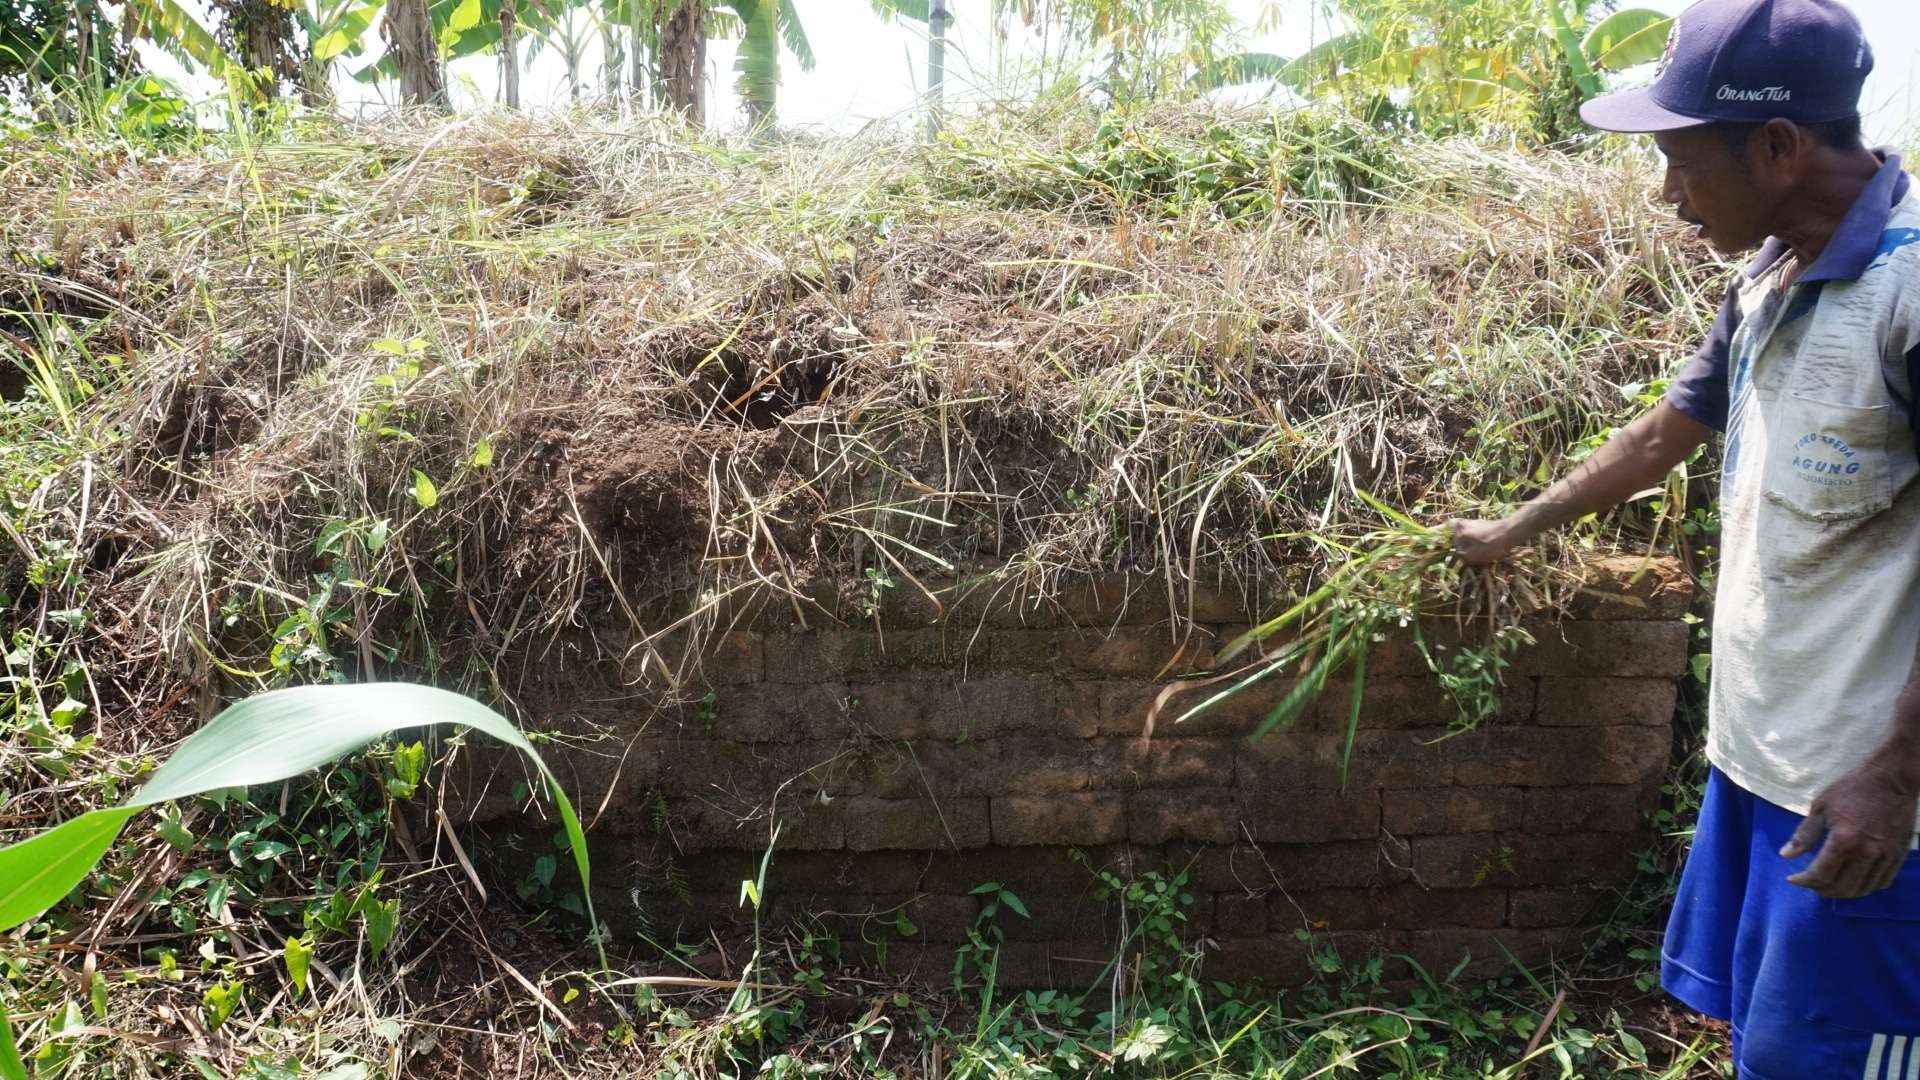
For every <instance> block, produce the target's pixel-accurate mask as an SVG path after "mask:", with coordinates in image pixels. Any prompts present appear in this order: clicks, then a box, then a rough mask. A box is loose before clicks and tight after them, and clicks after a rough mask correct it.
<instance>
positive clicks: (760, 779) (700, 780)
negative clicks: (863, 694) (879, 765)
mask: <svg viewBox="0 0 1920 1080" xmlns="http://www.w3.org/2000/svg"><path fill="white" fill-rule="evenodd" d="M844 758H845V755H844V754H843V753H842V752H841V748H840V746H839V744H836V743H826V742H802V743H745V742H733V741H730V740H726V739H649V740H642V741H640V742H636V743H635V744H634V746H633V749H632V750H630V751H628V753H627V762H628V764H629V766H635V767H637V768H633V769H630V770H629V772H630V775H629V776H628V782H629V783H644V784H645V785H646V786H647V787H650V788H651V789H652V790H655V791H659V792H662V793H663V794H666V795H668V796H676V795H705V794H710V793H713V792H724V793H727V794H730V795H736V796H741V797H746V798H762V797H770V796H771V795H772V794H773V792H774V790H775V789H776V788H779V787H780V786H781V785H783V784H784V785H787V786H788V787H789V788H791V789H793V790H803V791H806V792H807V793H809V794H811V793H813V792H816V791H826V792H827V793H829V794H832V795H839V794H842V793H843V792H847V791H849V790H851V785H850V784H849V783H848V781H847V779H846V777H845V775H844V774H845V769H844V767H843V762H844ZM642 775H644V776H646V777H649V779H648V780H645V781H642V780H641V779H640V777H641V776H642ZM569 790H572V789H569ZM642 790H645V788H642Z"/></svg>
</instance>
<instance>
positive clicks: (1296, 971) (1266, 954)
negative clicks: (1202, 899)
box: [1200, 931, 1389, 989]
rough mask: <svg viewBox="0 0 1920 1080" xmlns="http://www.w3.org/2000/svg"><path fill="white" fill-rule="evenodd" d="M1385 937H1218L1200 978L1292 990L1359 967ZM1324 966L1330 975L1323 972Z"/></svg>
mask: <svg viewBox="0 0 1920 1080" xmlns="http://www.w3.org/2000/svg"><path fill="white" fill-rule="evenodd" d="M1388 943H1389V939H1388V937H1387V935H1386V934H1384V933H1377V932H1373V931H1340V932H1333V931H1325V932H1319V933H1310V934H1309V935H1308V937H1307V939H1306V940H1304V941H1303V940H1301V939H1300V938H1298V937H1297V936H1295V935H1294V934H1293V933H1292V932H1290V931H1289V932H1286V933H1274V932H1269V933H1266V934H1263V935H1261V936H1259V937H1243V938H1230V937H1220V938H1215V939H1213V941H1212V944H1213V946H1214V949H1213V950H1210V951H1208V952H1207V953H1206V955H1205V959H1204V960H1202V962H1201V969H1200V975H1201V978H1202V979H1203V980H1208V981H1211V980H1215V979H1218V980H1221V981H1224V982H1229V983H1232V984H1234V985H1235V986H1245V987H1252V986H1259V987H1269V988H1273V989H1287V988H1291V987H1297V986H1300V985H1301V984H1303V983H1305V982H1307V981H1308V980H1310V979H1313V978H1315V977H1317V976H1325V975H1328V974H1333V973H1337V972H1338V971H1339V970H1340V969H1342V968H1344V967H1353V966H1358V965H1360V964H1362V963H1364V962H1365V961H1366V959H1367V957H1368V955H1369V954H1371V953H1373V952H1375V951H1377V950H1379V949H1381V948H1383V947H1385V946H1386V945H1387V944H1388ZM1323 962H1324V963H1325V964H1327V965H1328V966H1329V967H1330V968H1331V971H1329V970H1328V969H1327V968H1323V967H1321V966H1320V965H1321V964H1322V963H1323Z"/></svg>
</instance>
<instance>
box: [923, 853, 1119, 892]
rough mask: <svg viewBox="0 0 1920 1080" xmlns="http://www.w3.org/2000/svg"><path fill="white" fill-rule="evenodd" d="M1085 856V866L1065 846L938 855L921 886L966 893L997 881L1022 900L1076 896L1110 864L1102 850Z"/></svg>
mask: <svg viewBox="0 0 1920 1080" xmlns="http://www.w3.org/2000/svg"><path fill="white" fill-rule="evenodd" d="M1085 855H1086V858H1087V862H1086V863H1082V862H1080V861H1078V860H1076V859H1075V858H1074V857H1073V856H1072V855H1071V854H1070V853H1069V852H1068V850H1067V848H1066V847H1064V846H1062V847H1044V848H1026V847H1020V848H1015V847H991V848H986V849H983V850H980V851H969V852H967V853H966V856H965V857H964V858H962V857H959V856H955V855H952V854H947V853H943V854H935V855H933V856H931V857H929V859H928V862H927V872H926V876H925V879H924V881H923V882H922V884H921V887H922V888H924V889H926V890H927V891H928V892H935V893H955V894H962V893H968V892H971V891H972V890H973V889H974V888H976V887H977V886H980V885H983V884H985V883H986V882H989V881H997V882H999V883H1000V884H1002V885H1005V886H1006V887H1007V888H1009V889H1012V890H1013V891H1014V892H1015V893H1017V894H1019V895H1020V896H1022V897H1025V896H1027V895H1029V894H1032V895H1041V894H1056V893H1073V892H1074V891H1075V890H1079V889H1083V888H1085V887H1086V886H1087V885H1088V884H1090V883H1091V882H1092V881H1093V880H1094V877H1093V874H1094V870H1093V868H1095V867H1100V866H1104V865H1106V863H1107V858H1106V855H1105V854H1103V853H1102V852H1101V851H1090V852H1086V853H1085Z"/></svg>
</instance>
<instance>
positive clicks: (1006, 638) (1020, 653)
mask: <svg viewBox="0 0 1920 1080" xmlns="http://www.w3.org/2000/svg"><path fill="white" fill-rule="evenodd" d="M1074 633H1077V631H1071V630H1068V631H1062V630H1053V629H1033V628H1028V629H1013V628H1001V629H994V630H991V631H989V632H988V634H987V663H988V664H989V666H990V667H991V668H992V669H993V670H995V671H1001V672H1027V673H1031V674H1052V673H1054V672H1055V671H1057V670H1059V669H1061V666H1062V660H1061V641H1062V640H1063V639H1064V638H1065V637H1066V636H1069V635H1071V634H1074Z"/></svg>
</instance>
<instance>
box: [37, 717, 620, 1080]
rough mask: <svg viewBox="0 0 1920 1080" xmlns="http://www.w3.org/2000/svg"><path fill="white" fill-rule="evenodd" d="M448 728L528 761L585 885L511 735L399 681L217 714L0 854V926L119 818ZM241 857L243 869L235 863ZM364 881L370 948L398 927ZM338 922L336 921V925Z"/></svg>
mask: <svg viewBox="0 0 1920 1080" xmlns="http://www.w3.org/2000/svg"><path fill="white" fill-rule="evenodd" d="M441 723H451V724H458V725H461V726H464V727H472V728H477V729H478V730H480V731H483V732H485V733H487V734H488V735H491V736H493V737H494V738H496V739H499V740H500V741H502V742H505V743H507V744H509V745H511V746H513V747H515V748H516V749H518V750H520V751H521V752H522V753H524V754H526V755H527V756H528V757H529V758H531V759H532V760H533V762H534V764H535V765H536V766H537V767H538V768H539V769H540V771H541V773H542V774H543V775H544V776H545V777H546V780H547V784H548V788H549V790H550V791H551V793H552V795H553V798H554V802H555V805H556V806H557V807H558V809H559V811H560V816H561V819H562V820H563V821H564V822H565V823H566V828H567V832H568V834H569V836H570V837H571V838H572V839H573V852H574V868H575V870H576V871H577V872H578V873H579V876H580V884H581V890H582V892H583V893H584V892H585V891H586V889H587V872H588V871H587V855H586V844H585V841H584V838H583V837H582V835H581V832H580V822H579V818H578V817H577V816H576V815H575V814H574V812H573V806H572V804H570V803H569V802H568V801H567V798H566V794H565V793H564V792H563V791H562V790H561V789H560V785H559V783H558V781H556V780H554V778H553V775H552V774H551V773H550V772H548V771H547V769H546V764H545V763H544V762H542V761H541V760H540V756H539V755H538V754H537V753H535V752H534V749H533V747H532V745H530V744H529V743H528V742H527V741H526V738H525V737H524V736H522V735H521V734H520V731H519V730H518V729H517V728H515V727H514V726H513V725H512V724H510V723H508V722H507V721H506V720H505V719H504V718H502V717H501V716H500V715H499V714H497V713H495V712H493V711H492V710H491V709H488V708H487V707H485V706H483V705H481V704H479V703H478V702H475V701H472V700H470V699H468V698H464V697H461V696H459V695H457V694H451V693H448V692H446V691H443V690H435V689H432V688H430V687H425V686H415V685H411V684H407V683H363V684H359V685H354V686H306V687H296V688H293V689H288V690H277V691H272V692H269V693H265V694H261V695H258V696H255V697H252V698H248V699H246V700H245V701H242V702H239V703H238V704H235V705H232V706H229V707H228V708H227V709H226V710H225V711H223V712H222V713H221V714H220V715H218V716H216V717H214V718H213V720H211V721H209V722H208V724H207V726H206V727H204V728H202V729H201V730H200V731H198V732H196V733H195V734H194V735H193V736H192V737H191V738H189V739H187V741H186V742H184V743H182V744H181V745H180V748H179V749H178V750H176V751H174V754H173V756H172V757H171V758H169V759H168V760H167V762H166V763H165V764H163V765H161V766H160V767H159V768H158V769H156V770H155V771H154V773H153V775H152V776H151V777H149V778H148V780H147V782H146V783H145V784H144V785H143V786H142V787H141V788H140V790H139V792H138V793H137V794H135V795H134V796H133V797H132V798H131V799H128V800H127V801H126V802H125V803H123V804H121V805H120V806H117V807H113V808H110V809H101V810H92V811H89V812H87V813H85V814H82V815H80V816H79V817H77V818H74V819H72V820H70V821H68V822H66V823H65V824H63V825H60V826H57V827H55V828H53V829H49V830H47V831H45V832H42V833H40V834H38V835H36V836H33V837H30V838H28V839H26V840H22V841H20V842H19V843H16V844H10V845H8V846H7V847H4V848H0V926H4V927H15V926H19V925H20V924H22V923H25V922H28V921H30V920H34V919H37V918H39V917H40V916H41V915H42V914H44V913H45V912H46V911H47V910H48V909H49V908H52V907H53V906H54V905H55V904H58V903H59V902H60V901H61V900H62V899H64V898H66V897H67V895H68V894H69V893H71V892H72V891H73V890H74V889H75V888H77V887H79V886H80V885H81V884H82V883H84V882H85V880H86V879H87V875H88V874H89V873H90V872H91V871H92V869H93V867H94V865H95V864H96V863H98V862H99V861H100V859H101V857H102V856H103V855H105V854H106V851H107V849H108V847H110V846H111V845H112V844H113V842H114V840H115V838H117V837H118V836H119V835H120V832H121V830H122V829H124V828H125V827H126V824H127V822H128V821H129V820H130V819H132V818H133V816H134V815H135V814H137V813H139V812H140V811H141V810H143V809H146V808H148V807H153V806H159V805H162V804H165V803H169V802H175V801H178V800H184V799H191V798H194V797H195V796H199V795H202V794H206V793H208V792H215V791H223V790H227V789H232V788H236V787H246V786H248V785H251V784H259V783H267V782H270V781H274V780H282V779H285V778H287V777H291V776H297V775H299V774H301V773H304V772H306V771H308V770H310V769H313V768H315V767H317V766H319V765H323V764H325V763H327V762H329V761H332V760H333V759H335V758H337V757H340V756H342V755H344V754H347V753H350V752H352V751H354V750H356V749H358V748H360V747H361V746H364V745H365V744H366V743H368V742H369V741H371V740H373V739H376V738H379V737H380V736H382V735H386V734H389V733H391V732H393V731H397V730H400V729H403V728H410V727H422V726H431V725H434V724H441ZM234 844H248V845H249V846H248V847H247V848H246V851H245V855H244V860H251V861H256V862H257V861H265V860H270V859H272V858H274V857H276V856H277V855H279V854H281V853H282V848H281V847H279V846H276V845H274V844H273V843H272V842H260V843H252V842H251V841H250V840H248V839H247V838H246V837H245V836H244V835H243V836H241V837H236V838H235V839H234V840H233V841H230V842H229V847H230V849H231V847H232V846H233V845H234ZM244 860H243V861H244ZM370 896H371V883H370V884H369V886H368V887H367V890H366V891H364V892H363V893H362V897H363V899H362V900H361V901H356V903H355V905H354V910H355V912H356V913H357V914H359V915H360V916H361V917H362V918H363V919H365V920H366V923H367V932H368V938H369V942H370V944H372V946H373V948H374V950H375V952H376V953H377V952H378V951H379V950H381V949H384V948H385V946H386V943H387V942H388V941H390V940H391V939H392V936H393V933H394V930H395V929H396V928H397V926H398V922H399V907H398V902H397V901H391V900H389V901H375V900H367V899H364V898H365V897H370ZM341 921H344V920H341ZM240 994H241V991H240V989H239V987H238V986H237V985H232V984H228V983H221V984H219V985H218V986H215V987H213V988H210V989H209V990H208V991H207V992H206V997H205V1004H206V1019H207V1021H208V1025H209V1027H210V1028H217V1027H219V1025H220V1024H221V1023H224V1022H225V1021H226V1019H227V1018H228V1016H230V1015H231V1014H232V1012H233V1009H234V1008H235V1007H237V1005H238V1004H239V1002H240ZM26 1077H27V1072H26V1066H25V1065H24V1063H23V1062H22V1061H21V1059H20V1056H19V1053H18V1051H17V1049H16V1047H15V1046H14V1043H13V1037H12V1033H11V1031H10V1030H9V1029H8V1025H7V1021H6V1017H5V1015H4V1014H0V1078H3V1080H26Z"/></svg>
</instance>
